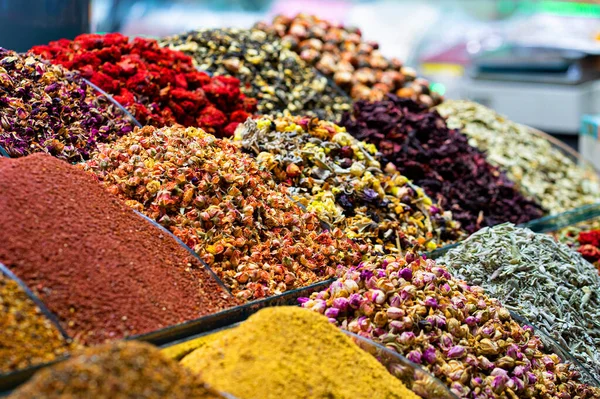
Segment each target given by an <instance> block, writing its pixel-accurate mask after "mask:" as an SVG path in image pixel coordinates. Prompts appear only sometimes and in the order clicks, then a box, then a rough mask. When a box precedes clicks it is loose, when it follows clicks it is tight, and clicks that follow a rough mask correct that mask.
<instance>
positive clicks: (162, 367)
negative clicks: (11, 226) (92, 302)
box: [9, 341, 224, 399]
mask: <svg viewBox="0 0 600 399" xmlns="http://www.w3.org/2000/svg"><path fill="white" fill-rule="evenodd" d="M9 398H10V399H26V398H32V399H33V398H36V399H60V398H62V399H64V398H95V399H127V398H138V399H145V398H147V399H153V398H173V399H223V398H224V397H223V396H222V395H221V394H219V393H218V392H216V391H214V390H213V389H211V388H209V387H208V386H207V385H206V384H205V383H204V381H203V380H202V379H201V377H199V376H197V375H194V374H193V373H191V372H190V371H189V370H187V369H186V368H185V367H182V366H180V365H179V364H178V363H177V362H175V361H174V360H171V359H168V358H166V357H164V356H163V355H162V354H161V353H160V351H159V350H158V349H157V348H155V347H153V346H152V345H150V344H147V343H142V342H136V341H121V342H115V343H110V344H104V345H99V346H96V347H93V348H86V349H84V350H82V351H80V352H78V353H76V354H75V355H73V357H72V358H70V359H68V360H67V361H64V362H62V363H60V364H57V365H54V366H51V367H48V368H46V369H44V370H42V371H40V372H38V373H37V374H36V375H35V376H34V377H33V378H32V380H31V381H29V382H28V383H27V384H25V385H23V386H22V387H20V388H19V389H18V390H16V391H15V392H13V393H12V394H11V395H10V396H9Z"/></svg>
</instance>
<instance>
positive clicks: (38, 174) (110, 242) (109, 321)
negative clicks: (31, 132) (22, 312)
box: [0, 154, 238, 343]
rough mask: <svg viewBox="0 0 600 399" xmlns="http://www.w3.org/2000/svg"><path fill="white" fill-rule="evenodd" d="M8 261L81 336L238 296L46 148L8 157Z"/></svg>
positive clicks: (146, 324) (0, 205)
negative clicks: (229, 292) (231, 294)
mask: <svg viewBox="0 0 600 399" xmlns="http://www.w3.org/2000/svg"><path fill="white" fill-rule="evenodd" d="M0 192H1V193H2V195H1V196H0V225H1V226H2V228H1V229H0V242H2V245H0V262H1V263H3V264H4V265H6V266H7V267H8V268H9V269H11V270H12V271H13V272H14V273H15V274H16V275H17V276H18V277H19V278H20V279H21V280H23V282H24V283H25V284H27V285H28V286H29V287H30V288H31V289H32V290H33V291H34V292H35V293H36V294H37V296H38V297H40V299H41V300H42V301H43V302H44V303H45V304H46V306H47V307H48V308H49V309H50V311H52V312H53V313H54V314H55V315H56V316H57V317H58V319H59V321H60V324H61V325H62V327H63V328H64V329H65V330H66V331H67V333H68V334H69V335H70V336H71V337H73V338H75V339H77V340H78V341H80V342H82V343H98V342H103V341H105V340H108V339H117V338H122V337H125V336H130V335H135V334H141V333H147V332H151V331H153V330H157V329H160V328H163V327H167V326H170V325H173V324H178V323H181V322H184V321H187V320H192V319H196V318H198V317H200V316H202V315H206V314H210V313H214V312H217V311H220V310H223V309H225V308H227V307H230V306H234V305H237V304H238V303H237V301H236V300H235V298H233V297H231V296H230V295H229V294H228V293H226V292H225V290H224V289H223V288H222V287H221V286H220V285H219V283H218V282H217V281H216V280H215V279H214V278H213V277H212V275H211V274H210V273H209V272H208V271H207V270H206V269H205V268H204V267H203V266H202V264H200V263H199V262H198V261H197V260H196V259H195V258H193V257H192V256H191V255H190V254H189V253H188V252H187V251H186V250H184V249H183V248H182V247H181V245H180V244H179V243H178V242H177V241H176V240H175V239H174V238H173V237H171V236H170V235H168V233H166V232H164V231H161V230H160V229H158V228H157V227H154V226H153V225H151V224H150V223H149V222H148V221H146V220H144V219H143V218H142V217H141V216H139V215H137V214H135V212H133V210H131V209H130V208H128V207H127V206H125V205H124V204H122V203H121V202H120V201H119V200H118V199H117V198H116V197H114V196H112V195H111V194H109V193H108V192H106V190H104V189H103V188H102V187H101V186H100V185H99V184H98V183H97V182H96V181H94V179H93V177H92V176H89V175H88V174H86V173H85V172H83V171H81V170H79V169H78V168H76V167H75V166H72V165H69V164H67V163H66V162H63V161H60V160H57V159H55V158H53V157H51V156H49V155H46V154H34V155H29V156H27V157H24V158H17V159H7V158H0Z"/></svg>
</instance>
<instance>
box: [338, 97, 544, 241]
mask: <svg viewBox="0 0 600 399" xmlns="http://www.w3.org/2000/svg"><path fill="white" fill-rule="evenodd" d="M340 125H341V126H344V127H345V128H346V130H347V131H348V133H350V134H351V135H353V136H354V137H356V138H357V139H358V140H364V141H366V142H368V143H372V144H375V145H376V146H377V148H378V149H379V151H380V152H381V154H382V156H383V159H384V160H387V161H389V162H392V163H393V164H394V165H395V166H396V167H397V169H398V171H399V172H400V173H401V174H402V175H404V176H406V177H407V178H409V179H411V180H412V181H413V182H414V183H415V184H417V185H419V186H420V187H422V188H423V189H424V190H425V192H426V194H427V195H429V196H430V197H431V198H432V199H433V200H434V201H436V202H437V203H439V204H440V206H441V207H442V208H443V209H445V210H447V211H451V212H452V215H453V217H454V219H455V220H457V221H459V222H460V223H461V227H462V228H463V229H465V230H466V231H468V232H469V233H473V232H475V231H477V230H479V229H480V228H482V227H485V226H493V225H496V224H498V223H502V222H507V221H509V222H513V223H524V222H527V221H530V220H533V219H538V218H540V217H541V216H542V215H543V212H542V209H541V208H540V206H539V205H538V204H537V203H535V202H533V201H531V200H528V199H527V198H525V197H524V196H523V195H522V194H521V193H519V191H517V189H516V188H515V185H514V183H512V182H511V181H510V180H508V178H507V177H506V176H505V175H504V173H502V172H501V171H500V170H498V169H497V168H496V167H494V166H492V165H491V164H489V163H488V162H487V161H486V158H485V156H484V154H483V153H482V152H480V151H479V150H477V149H476V148H474V147H472V146H470V145H469V143H468V140H467V137H466V136H465V135H463V134H462V133H461V132H460V131H458V130H452V129H449V128H448V127H447V126H446V123H445V121H444V119H443V118H442V117H441V116H440V115H439V114H438V113H437V112H435V111H431V110H429V109H427V108H425V107H423V106H421V105H419V104H417V103H415V102H414V101H412V100H409V99H404V98H400V97H397V96H394V95H388V97H387V99H386V100H384V101H376V102H367V101H358V102H356V103H355V104H354V112H353V114H347V115H345V116H344V118H343V119H342V121H341V123H340Z"/></svg>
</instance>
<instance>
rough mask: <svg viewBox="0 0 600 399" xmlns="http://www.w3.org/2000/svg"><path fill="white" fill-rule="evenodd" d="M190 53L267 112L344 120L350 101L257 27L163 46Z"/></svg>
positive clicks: (199, 34)
mask: <svg viewBox="0 0 600 399" xmlns="http://www.w3.org/2000/svg"><path fill="white" fill-rule="evenodd" d="M161 44H162V45H164V46H169V47H170V48H172V49H176V50H180V51H183V52H185V53H186V54H188V55H190V56H191V57H192V58H193V59H194V60H195V61H196V63H197V64H198V67H199V69H200V70H203V71H208V72H210V73H212V74H214V75H232V76H234V77H236V78H238V79H239V80H240V81H241V83H242V86H241V90H242V91H243V92H244V94H246V95H248V96H250V97H254V98H256V99H257V100H258V111H259V113H261V114H274V115H283V114H292V115H296V114H309V115H314V116H317V117H319V118H322V119H329V120H334V119H335V120H338V119H339V118H340V117H341V115H342V113H344V112H345V111H349V110H350V99H349V98H347V97H346V96H345V95H343V93H342V92H338V91H337V90H336V89H335V88H333V87H332V86H330V85H329V82H328V81H327V79H326V78H325V77H323V76H320V75H319V74H318V73H317V72H316V71H315V70H314V69H313V68H312V67H310V66H309V65H307V64H306V63H305V62H304V61H303V60H301V59H300V58H299V57H298V55H296V54H295V53H294V52H293V51H290V50H289V49H288V48H286V47H285V46H284V45H283V44H282V43H281V41H279V40H278V39H277V37H276V36H274V35H272V34H268V33H265V32H263V31H260V30H256V29H252V30H247V29H211V30H199V31H193V32H190V33H187V34H184V35H178V36H173V37H169V38H166V39H164V40H163V41H162V43H161Z"/></svg>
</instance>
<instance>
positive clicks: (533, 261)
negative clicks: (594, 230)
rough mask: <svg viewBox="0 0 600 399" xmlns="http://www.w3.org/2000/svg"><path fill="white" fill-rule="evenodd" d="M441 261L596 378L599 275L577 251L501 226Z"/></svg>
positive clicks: (599, 336)
mask: <svg viewBox="0 0 600 399" xmlns="http://www.w3.org/2000/svg"><path fill="white" fill-rule="evenodd" d="M440 263H443V264H446V265H447V266H448V268H449V269H450V270H451V271H452V272H453V273H455V274H456V276H457V277H460V278H462V279H464V280H465V281H467V282H469V283H470V284H475V285H480V286H482V287H483V288H484V289H485V290H486V292H487V293H488V294H489V295H490V296H492V297H494V298H498V299H499V300H500V301H501V302H502V303H503V304H504V305H505V306H506V307H507V308H508V309H510V310H512V311H514V312H516V313H517V314H519V315H520V316H522V317H524V318H526V319H527V320H528V321H530V322H531V323H533V324H534V325H535V326H536V327H538V328H540V329H542V330H543V331H544V332H546V333H547V334H548V335H550V336H552V337H553V338H555V339H556V340H557V341H558V342H559V343H560V344H561V345H562V346H563V347H564V348H565V349H567V351H568V352H569V353H571V354H572V355H573V356H575V358H576V359H577V360H579V361H580V362H581V363H582V364H583V365H584V366H585V367H586V368H587V369H588V370H589V371H590V372H591V373H592V374H593V375H594V377H595V378H596V379H598V380H600V321H599V320H600V277H599V276H598V272H597V271H596V269H594V267H593V266H592V265H591V264H590V263H588V262H587V261H586V260H585V259H583V258H582V257H581V255H579V254H578V253H577V252H575V251H572V250H571V249H570V248H569V247H567V246H566V245H564V244H560V243H557V242H556V241H555V240H554V239H553V238H552V237H550V236H548V235H544V234H535V233H533V232H532V231H531V230H529V229H523V228H518V227H515V226H513V225H511V224H503V225H499V226H496V227H493V228H486V229H483V230H481V231H479V232H477V233H475V234H473V235H472V236H470V237H469V238H468V239H467V240H465V241H464V242H463V243H462V244H461V245H460V246H459V247H457V248H456V249H452V250H451V251H449V252H448V253H447V254H446V255H445V256H444V257H443V258H442V259H440Z"/></svg>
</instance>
